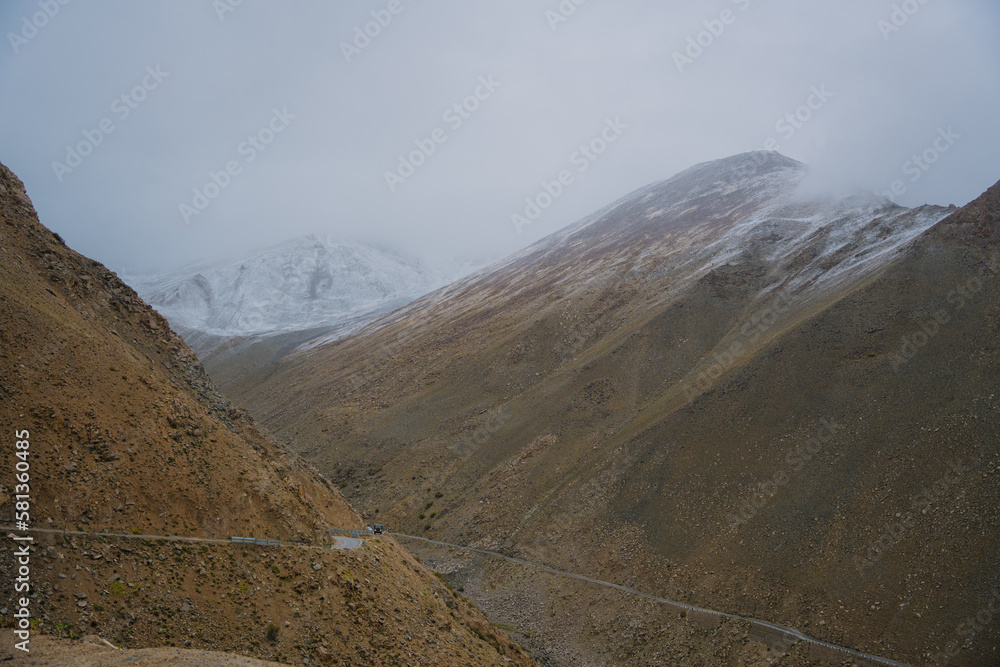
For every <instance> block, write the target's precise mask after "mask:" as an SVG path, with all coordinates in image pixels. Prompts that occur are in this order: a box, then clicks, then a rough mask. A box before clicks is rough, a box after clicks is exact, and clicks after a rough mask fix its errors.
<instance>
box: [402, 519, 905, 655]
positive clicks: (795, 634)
mask: <svg viewBox="0 0 1000 667" xmlns="http://www.w3.org/2000/svg"><path fill="white" fill-rule="evenodd" d="M392 536H393V537H402V538H405V539H408V540H418V541H420V542H427V543H429V544H436V545H438V546H442V547H449V548H452V549H461V550H463V551H472V552H474V553H478V554H484V555H486V556H495V557H497V558H502V559H504V560H507V561H510V562H512V563H517V564H519V565H525V566H527V567H532V568H535V569H537V570H542V571H544V572H549V573H551V574H557V575H560V576H563V577H569V578H571V579H579V580H581V581H586V582H589V583H591V584H597V585H598V586H606V587H608V588H613V589H615V590H618V591H622V592H624V593H628V594H630V595H637V596H639V597H643V598H646V599H647V600H653V601H654V602H658V603H660V604H663V605H668V606H671V607H674V608H676V609H679V610H682V611H688V612H696V613H701V614H708V615H710V616H718V617H720V618H729V619H733V620H738V621H746V622H748V623H751V624H753V625H756V626H758V627H761V628H766V629H768V630H773V631H775V632H778V633H780V634H782V635H784V636H785V637H786V638H789V639H791V640H798V641H801V642H806V643H808V644H812V645H814V646H821V647H823V648H826V649H830V650H833V651H837V652H840V653H845V654H847V655H849V656H851V657H852V658H855V659H860V660H865V661H867V662H869V663H872V664H876V665H888V666H889V667H910V666H909V665H907V664H905V663H902V662H896V661H895V660H889V659H888V658H880V657H879V656H877V655H869V654H868V653H862V652H861V651H856V650H854V649H850V648H847V647H844V646H837V645H836V644H831V643H829V642H825V641H823V640H821V639H816V638H815V637H810V636H809V635H806V634H803V633H801V632H799V631H798V630H794V629H792V628H786V627H783V626H780V625H777V624H776V623H770V622H768V621H761V620H759V619H756V618H750V617H749V616H740V615H739V614H730V613H727V612H724V611H715V610H714V609H704V608H702V607H695V606H694V605H690V604H685V603H684V602H676V601H674V600H668V599H666V598H661V597H657V596H655V595H650V594H649V593H643V592H642V591H637V590H635V589H634V588H628V587H626V586H619V585H618V584H613V583H611V582H610V581H601V580H600V579H594V578H593V577H587V576H584V575H582V574H576V573H575V572H567V571H565V570H557V569H555V568H553V567H549V566H548V565H541V564H539V563H533V562H531V561H528V560H524V559H522V558H515V557H513V556H506V555H504V554H502V553H500V552H497V551H489V550H487V549H476V548H475V547H467V546H464V545H461V544H451V543H450V542H441V541H438V540H430V539H427V538H426V537H416V536H415V535H404V534H402V533H392Z"/></svg>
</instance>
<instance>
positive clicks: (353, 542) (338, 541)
mask: <svg viewBox="0 0 1000 667" xmlns="http://www.w3.org/2000/svg"><path fill="white" fill-rule="evenodd" d="M0 531H7V532H10V533H46V534H49V535H80V536H82V537H121V538H125V539H129V540H165V541H167V542H196V543H199V544H239V543H238V542H231V541H229V540H219V539H212V538H209V537H181V536H178V535H136V534H134V533H89V532H85V531H80V530H59V529H58V528H29V529H28V530H17V529H15V528H13V527H11V526H0ZM330 539H332V540H333V544H330V545H327V546H319V545H312V544H295V543H288V542H282V543H281V545H280V546H283V547H299V548H300V549H357V548H358V547H360V546H362V545H363V544H364V542H363V541H362V540H359V539H357V538H354V537H331V538H330ZM274 546H279V545H274Z"/></svg>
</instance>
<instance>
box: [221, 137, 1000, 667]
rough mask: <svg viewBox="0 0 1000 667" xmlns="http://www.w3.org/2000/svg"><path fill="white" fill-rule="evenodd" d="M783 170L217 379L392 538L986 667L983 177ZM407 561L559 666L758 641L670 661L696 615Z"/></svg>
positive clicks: (910, 657) (518, 575)
mask: <svg viewBox="0 0 1000 667" xmlns="http://www.w3.org/2000/svg"><path fill="white" fill-rule="evenodd" d="M807 173H808V170H807V169H806V167H805V166H803V165H802V164H800V163H798V162H795V161H793V160H790V159H788V158H786V157H783V156H781V155H779V154H776V153H765V152H758V153H751V154H745V155H739V156H735V157H731V158H727V159H724V160H719V161H715V162H710V163H705V164H701V165H697V166H695V167H693V168H691V169H688V170H687V171H684V172H682V173H680V174H678V175H676V176H674V177H673V178H671V179H668V180H666V181H663V182H660V183H655V184H653V185H650V186H647V187H645V188H642V189H640V190H638V191H636V192H634V193H632V194H630V195H628V196H626V197H624V198H622V199H621V200H619V201H617V202H615V203H613V204H611V205H610V206H608V207H607V208H605V209H603V210H602V211H599V212H597V213H595V214H594V215H592V216H589V217H588V218H586V219H584V220H582V221H580V222H579V223H577V224H575V225H573V226H571V227H568V228H566V229H564V230H562V231H560V232H558V233H556V234H554V235H552V236H550V237H548V238H546V239H544V240H542V241H540V242H539V243H537V244H535V245H534V246H532V247H530V248H528V249H526V250H524V251H522V252H521V253H518V254H517V255H515V256H513V257H511V258H509V259H508V260H505V261H504V262H501V263H500V264H497V265H494V266H492V267H490V269H489V270H486V271H483V272H480V273H479V274H476V275H474V276H470V277H468V278H466V279H464V280H462V281H459V282H457V283H455V284H452V285H449V286H447V287H445V288H443V289H441V290H438V291H437V292H435V293H433V294H430V295H428V296H425V297H423V298H421V299H419V300H417V301H415V302H413V303H412V304H410V305H408V306H406V307H404V308H402V309H400V310H397V311H395V312H393V313H390V314H387V315H385V316H382V317H380V318H378V319H376V320H375V321H373V322H371V323H370V324H367V325H366V326H364V327H362V328H360V329H359V330H357V331H355V332H353V333H351V334H350V335H348V336H345V337H341V338H338V339H335V340H331V341H326V340H324V339H317V340H315V341H312V342H308V343H306V344H303V345H301V346H300V347H299V348H298V349H297V350H296V351H295V352H294V353H291V354H288V355H285V356H283V357H282V358H280V359H279V360H276V361H274V362H273V363H269V364H266V365H263V366H259V367H257V368H256V370H254V371H252V372H246V373H243V374H240V375H236V374H234V375H231V376H230V378H231V380H230V381H229V382H228V383H227V385H226V387H225V389H226V391H227V395H230V396H232V397H233V398H234V400H236V401H237V402H239V403H240V404H242V405H245V406H247V408H248V409H249V410H250V412H251V413H252V414H254V415H255V416H256V417H257V418H258V419H259V420H260V421H261V422H262V423H264V424H265V425H267V427H268V428H269V429H270V430H271V432H273V433H275V434H276V435H277V436H278V437H279V438H280V439H281V440H283V441H285V442H288V443H289V444H290V446H291V447H292V448H293V449H295V450H296V451H297V452H299V453H301V454H302V455H303V456H304V457H305V458H306V460H308V461H310V462H311V463H312V464H314V465H316V466H317V467H318V468H319V469H320V470H321V471H323V472H324V473H325V474H327V475H329V476H330V477H331V478H332V479H333V480H334V481H336V482H338V483H339V485H340V486H341V488H343V489H344V492H345V494H346V495H347V496H348V497H349V498H350V499H351V501H352V502H354V503H355V504H356V505H357V506H358V507H359V508H361V509H362V510H363V511H365V512H375V511H378V513H379V516H380V517H382V520H384V521H385V522H386V523H387V524H388V525H389V526H390V527H391V528H392V529H394V530H396V531H398V532H403V533H409V534H411V535H421V536H427V537H432V538H434V539H436V540H441V541H444V542H449V543H457V544H468V545H472V546H475V547H480V548H485V549H493V550H498V551H501V552H503V553H505V554H508V555H511V556H515V557H518V558H521V559H524V560H528V561H532V562H536V563H541V564H544V565H547V566H550V567H553V568H557V569H560V570H566V571H571V572H577V573H580V574H583V575H586V576H590V577H595V578H599V579H603V580H607V581H611V582H614V583H617V584H621V585H624V586H628V587H632V588H637V589H639V590H642V591H644V592H647V593H650V594H653V595H657V596H660V597H663V598H668V599H672V600H678V601H681V602H686V603H691V604H694V605H698V606H701V607H706V608H711V609H716V610H720V611H725V612H730V613H734V614H740V615H744V616H752V617H755V618H760V619H764V620H767V621H771V622H774V623H779V624H781V625H783V626H785V627H792V628H797V629H799V630H801V631H804V632H807V633H809V634H811V635H813V636H816V637H818V638H819V639H824V640H827V641H830V642H832V643H836V644H839V645H842V646H848V647H852V648H856V649H861V650H863V651H865V652H867V653H870V654H874V655H881V656H885V657H889V658H893V659H896V660H902V661H920V662H927V661H929V660H930V661H933V662H932V664H944V662H946V661H947V660H954V661H955V663H956V664H977V665H981V664H997V662H1000V654H998V653H997V649H996V648H995V647H996V637H997V634H996V633H997V625H996V614H995V610H996V603H997V602H998V600H1000V598H997V597H996V594H997V591H1000V574H998V573H1000V568H998V562H997V556H996V554H998V553H1000V529H998V528H997V526H1000V521H998V519H1000V517H998V516H997V509H996V508H997V507H998V502H997V501H998V490H997V480H998V479H1000V478H998V477H997V475H1000V459H998V458H997V457H998V455H997V448H998V445H1000V443H998V440H997V433H1000V416H998V415H1000V413H998V411H997V405H998V400H1000V380H998V378H1000V335H998V334H1000V311H998V309H997V305H996V304H997V303H1000V299H998V296H1000V295H998V288H997V281H996V280H995V277H996V272H997V269H998V267H1000V263H998V258H1000V252H998V250H1000V247H998V244H997V230H998V225H1000V210H998V200H1000V185H998V186H997V187H994V188H992V189H991V190H990V191H989V192H987V193H986V194H985V195H984V196H983V197H982V198H981V199H980V200H978V201H976V202H973V203H972V204H970V205H969V206H967V207H965V208H964V209H961V210H960V209H957V208H955V207H950V208H944V207H938V206H923V207H919V208H916V209H906V208H903V207H900V206H897V205H895V204H893V203H892V202H890V201H888V200H885V199H882V198H879V197H877V196H874V195H858V196H851V197H818V196H805V195H803V194H802V189H801V187H800V186H801V184H802V183H803V180H804V179H805V177H806V175H807ZM372 473H374V474H372ZM418 551H419V553H421V554H422V556H423V557H424V559H425V560H427V561H428V562H431V563H432V564H433V565H434V566H435V567H436V568H437V569H439V571H441V572H444V573H446V575H447V576H448V578H449V580H450V581H452V582H453V583H454V584H455V585H457V586H463V587H464V588H465V590H466V591H467V592H468V594H469V595H470V596H471V597H472V598H473V599H474V600H475V601H476V602H477V603H478V604H479V605H480V606H481V607H483V608H484V609H485V610H486V611H487V612H488V613H489V614H491V617H492V618H494V619H497V620H498V621H500V622H502V623H503V624H504V625H505V626H510V627H513V628H516V629H517V630H518V631H519V632H521V633H522V636H524V637H528V638H529V640H528V643H529V644H531V645H532V646H534V647H535V648H536V649H537V648H539V647H542V648H545V649H547V650H550V651H551V655H553V656H555V659H557V661H558V663H559V664H567V665H569V664H598V665H605V664H616V665H647V664H653V662H654V657H655V660H660V661H662V662H663V663H664V664H741V660H747V658H746V655H744V654H741V653H740V652H739V651H741V650H744V649H745V647H746V646H749V645H756V644H755V642H759V641H761V638H760V637H755V636H747V635H746V633H745V631H743V632H741V631H740V630H739V628H735V629H734V628H729V627H726V626H723V627H722V628H721V629H717V630H712V631H711V632H712V633H715V634H712V635H711V637H710V638H709V639H706V640H705V641H707V642H709V644H710V645H714V646H715V648H716V653H714V654H712V657H711V658H706V657H705V654H704V653H697V654H694V653H691V654H689V653H686V652H685V651H686V650H688V649H687V648H686V647H687V646H689V645H688V644H685V638H686V637H694V636H696V635H697V636H702V635H701V634H700V633H702V632H704V630H703V628H701V626H699V625H698V622H697V619H688V618H678V617H677V615H676V613H675V612H669V611H666V610H664V609H662V608H659V607H656V605H654V604H652V603H649V602H648V601H641V600H640V601H638V602H637V601H636V599H635V598H627V597H622V596H621V595H619V594H617V593H615V594H607V593H602V592H600V589H596V588H595V587H593V586H589V585H588V584H586V583H573V582H567V581H565V580H560V579H558V578H553V577H551V576H550V575H546V574H544V573H541V574H536V575H534V576H525V574H524V572H523V571H521V570H519V569H517V568H516V567H515V566H511V565H510V564H503V563H502V562H499V561H491V560H483V559H478V558H461V557H458V556H457V555H456V553H450V552H448V551H447V550H444V549H441V548H436V547H432V546H426V547H420V548H419V549H418ZM637 604H638V605H640V606H639V607H636V605H637ZM984 610H986V611H984ZM990 610H993V611H990ZM987 613H988V614H989V618H987V616H986V614H987ZM977 614H983V615H981V616H980V617H979V618H980V619H987V620H980V621H978V622H977V621H975V620H973V621H972V622H971V624H970V623H967V622H966V621H967V619H969V618H972V619H976V618H977ZM990 619H992V620H990ZM713 642H714V644H713ZM772 648H774V649H775V650H774V651H772V652H771V653H770V654H769V655H771V656H777V657H776V658H775V659H778V658H779V657H780V655H781V654H782V653H783V651H784V650H785V648H787V647H773V646H772ZM945 654H947V655H945ZM942 656H944V657H942ZM945 658H947V660H946V659H945ZM780 659H781V660H784V661H786V662H785V663H784V664H803V663H802V662H801V661H800V657H795V656H794V655H785V656H784V657H783V658H780ZM789 661H790V662H789ZM963 661H964V662H963ZM751 662H752V660H751Z"/></svg>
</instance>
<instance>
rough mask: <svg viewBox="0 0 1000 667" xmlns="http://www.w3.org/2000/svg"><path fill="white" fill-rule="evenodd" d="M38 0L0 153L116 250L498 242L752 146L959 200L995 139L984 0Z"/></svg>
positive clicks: (911, 200) (854, 184)
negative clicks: (297, 241)
mask: <svg viewBox="0 0 1000 667" xmlns="http://www.w3.org/2000/svg"><path fill="white" fill-rule="evenodd" d="M42 4H45V5H46V6H50V12H51V13H53V15H52V16H51V17H50V16H48V15H47V14H46V13H45V10H43V9H41V5H40V4H39V0H9V1H6V2H3V3H0V26H3V28H4V30H3V35H4V37H5V39H4V43H3V49H0V98H2V99H3V100H4V104H3V105H0V127H3V128H6V129H5V131H2V132H0V155H2V156H3V159H4V160H5V161H6V163H7V164H9V165H11V167H12V168H13V169H14V170H15V171H16V172H17V173H18V174H20V176H21V177H22V178H23V179H24V180H25V182H26V183H27V184H28V187H29V189H30V191H31V192H32V196H33V197H34V198H35V199H36V200H37V201H38V206H39V208H40V212H41V213H42V216H43V218H44V219H45V220H46V221H47V222H48V223H49V224H50V225H51V226H52V227H53V229H55V230H56V231H57V232H58V233H60V234H61V235H62V236H63V237H64V238H65V239H66V240H67V241H68V242H69V243H71V244H72V245H73V246H74V247H76V248H79V249H80V250H82V251H83V252H85V253H86V254H87V255H89V256H92V257H95V258H97V259H98V260H101V261H103V262H105V263H107V264H108V265H109V266H110V267H111V268H112V269H114V270H116V271H118V272H119V273H123V274H128V275H137V274H148V273H165V272H171V271H174V270H177V269H178V268H180V267H182V266H185V265H188V264H191V263H194V262H207V263H210V264H215V263H217V262H219V261H221V260H222V259H225V258H227V257H244V256H247V255H249V254H251V253H252V252H253V251H255V250H256V249H259V248H268V247H273V246H275V245H277V244H279V243H283V242H285V241H287V240H289V239H292V238H297V237H300V236H304V235H307V234H320V235H324V236H325V235H327V234H333V235H334V236H336V237H337V238H341V239H348V240H352V241H358V242H362V243H375V244H377V245H380V246H382V247H388V248H391V249H392V250H394V251H396V252H405V253H407V254H410V255H413V256H417V257H421V258H422V259H425V260H427V261H428V262H430V263H436V262H438V261H441V262H445V263H447V262H451V261H452V260H453V259H454V258H455V257H463V256H468V257H480V256H483V255H484V254H488V255H489V256H492V257H502V256H504V255H507V254H510V253H512V252H516V251H518V250H520V249H522V248H525V247H527V246H528V245H530V244H531V243H533V242H535V241H537V240H539V239H541V238H543V237H545V236H548V235H549V234H551V233H552V232H554V231H557V230H559V229H560V228H562V227H564V226H566V225H568V224H572V223H573V222H574V221H576V220H578V219H580V218H582V217H584V216H586V215H589V214H590V213H591V212H593V211H595V210H597V209H599V208H601V207H602V206H604V205H605V204H606V203H607V202H609V201H613V200H615V199H617V198H619V197H621V196H623V195H625V194H626V193H628V192H632V191H634V190H635V189H636V188H639V187H642V186H643V185H645V184H647V183H653V182H656V181H659V180H662V179H664V178H667V177H668V176H670V175H671V174H674V173H677V172H679V171H681V170H683V169H686V168H687V167H689V166H690V165H692V164H697V163H700V162H705V161H708V160H714V159H719V158H724V157H726V156H730V155H736V154H739V153H743V152H746V151H751V150H777V151H779V152H781V153H782V154H784V155H788V156H789V157H791V158H794V159H797V160H799V161H802V162H804V163H807V164H809V165H810V166H811V168H812V178H813V179H815V181H816V183H815V187H816V189H817V191H822V192H827V193H835V194H845V193H851V192H856V191H862V192H886V191H890V192H891V191H892V190H893V185H896V187H895V190H896V192H897V194H894V195H893V196H894V198H895V201H896V202H897V203H899V204H901V205H904V206H909V207H913V206H918V205H921V204H924V203H931V204H941V205H948V204H957V205H962V204H965V203H967V202H969V201H971V200H972V199H974V198H975V197H977V196H978V195H979V193H981V192H982V191H983V190H984V189H985V188H986V187H988V186H989V185H990V184H991V183H992V180H990V179H991V176H992V175H991V174H989V171H990V169H989V167H991V166H992V165H994V164H995V163H996V155H997V153H998V152H1000V127H998V125H997V123H996V122H995V118H994V116H995V114H994V110H995V109H996V108H998V107H1000V90H998V88H997V86H996V85H994V82H996V81H997V80H1000V49H998V47H997V43H996V35H997V34H998V33H1000V7H998V5H997V3H996V2H994V1H993V0H952V1H949V2H916V0H907V1H906V2H901V1H899V0H844V1H843V2H837V3H802V2H795V1H794V0H777V1H772V2H761V1H758V0H713V1H712V2H701V3H663V2H658V1H655V0H623V1H622V2H615V3H607V2H594V1H591V2H586V3H580V2H568V1H567V2H560V1H559V0H550V1H546V2H541V3H539V2H535V1H533V0H508V1H505V2H502V3H496V2H484V1H481V0H477V1H473V2H443V3H423V2H410V1H409V0H403V1H401V2H400V3H399V4H398V7H397V6H396V5H395V4H394V5H393V6H394V8H396V10H397V11H396V13H393V12H392V11H389V9H388V2H387V1H385V0H366V1H365V2H347V3H345V2H333V3H331V2H320V1H317V0H305V1H303V2H296V3H294V4H287V3H281V2H256V3H250V2H242V3H235V2H230V0H220V1H219V2H202V1H200V0H172V1H171V2H164V3H136V2H132V1H130V0H107V1H104V2H100V3H80V2H72V3H66V4H63V3H61V2H57V3H55V4H53V3H51V2H45V3H42ZM53 8H54V9H53ZM39 12H42V14H39ZM484 81H485V82H487V83H486V84H484V83H483V82H484ZM616 119H617V121H616ZM609 121H610V122H612V123H617V126H618V127H619V128H620V130H621V131H620V135H616V136H614V139H615V140H614V141H612V142H608V143H603V142H606V141H607V139H608V138H609V137H612V135H611V134H610V133H608V134H607V136H604V134H605V131H606V128H607V127H608V122H609ZM941 133H945V134H947V135H949V136H950V137H952V143H948V142H944V141H941V140H939V138H940V136H941ZM945 148H946V149H947V150H943V149H945ZM418 163H419V164H418ZM67 170H69V171H67ZM564 172H565V176H566V178H565V179H564V180H566V181H567V184H566V185H564V186H562V191H561V193H560V194H559V195H558V196H557V197H555V198H554V201H552V202H551V204H550V205H548V206H547V207H545V208H544V209H543V210H542V211H541V212H540V215H539V216H538V217H537V219H536V220H534V221H532V224H530V225H522V226H520V227H518V226H516V225H515V224H513V223H512V216H513V215H515V214H523V212H524V211H525V209H526V208H528V207H529V204H528V203H527V201H526V200H528V201H536V202H537V201H538V200H539V197H541V201H542V202H543V203H544V202H545V195H546V194H547V193H546V189H545V185H546V184H549V185H550V187H551V184H553V183H557V184H558V183H559V178H560V176H561V175H563V174H564ZM401 173H402V174H406V177H405V179H403V180H404V182H402V183H398V182H397V181H396V180H395V178H387V175H391V174H396V175H397V177H398V175H399V174H401ZM897 182H898V183H897ZM390 184H391V185H392V187H390ZM192 211H194V212H193V213H192ZM519 230H520V231H519Z"/></svg>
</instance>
